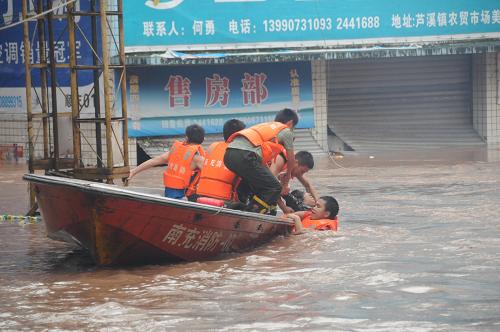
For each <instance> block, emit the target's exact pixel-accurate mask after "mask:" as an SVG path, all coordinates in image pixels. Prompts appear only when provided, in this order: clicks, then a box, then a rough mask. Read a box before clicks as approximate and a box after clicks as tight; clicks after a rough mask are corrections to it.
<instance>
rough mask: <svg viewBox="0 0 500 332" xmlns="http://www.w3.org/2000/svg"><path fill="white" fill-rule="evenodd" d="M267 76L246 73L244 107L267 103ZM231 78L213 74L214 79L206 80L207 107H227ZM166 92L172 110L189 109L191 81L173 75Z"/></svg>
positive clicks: (242, 90)
mask: <svg viewBox="0 0 500 332" xmlns="http://www.w3.org/2000/svg"><path fill="white" fill-rule="evenodd" d="M266 79H267V75H266V74H264V73H258V74H253V75H252V74H249V73H244V77H243V78H242V79H241V83H242V87H241V92H242V95H243V105H245V106H248V105H259V104H261V103H263V102H264V101H266V99H267V97H268V94H269V92H268V90H267V87H266V85H265V81H266ZM229 82H230V81H229V78H227V77H225V76H223V77H221V76H220V75H219V74H213V77H212V78H209V77H206V78H205V96H206V97H205V107H212V106H215V105H216V104H219V106H222V107H225V106H227V105H228V102H229V93H230V89H229ZM165 91H167V92H168V95H169V105H170V108H175V107H176V106H181V107H189V106H191V104H190V99H191V81H190V80H189V78H187V77H183V76H181V75H171V76H170V77H169V79H168V83H167V85H166V86H165Z"/></svg>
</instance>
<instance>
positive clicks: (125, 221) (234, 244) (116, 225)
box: [23, 174, 292, 266]
mask: <svg viewBox="0 0 500 332" xmlns="http://www.w3.org/2000/svg"><path fill="white" fill-rule="evenodd" d="M23 179H24V180H26V181H29V182H31V183H32V185H33V186H34V191H35V194H36V199H37V202H38V206H39V210H40V213H41V216H42V220H43V221H44V223H45V226H46V230H47V235H48V237H49V238H52V239H58V240H63V241H66V242H71V243H77V244H78V245H80V246H82V247H83V248H86V249H87V250H89V252H90V254H91V256H92V258H93V259H94V261H95V263H96V264H97V265H101V266H108V265H128V264H146V263H155V262H178V261H198V260H206V259H212V258H215V257H217V256H220V255H221V254H224V253H229V252H242V251H247V250H249V249H251V248H254V247H255V246H257V245H260V244H263V243H265V242H267V241H269V240H271V239H272V238H274V237H276V236H278V235H286V234H288V233H290V232H291V229H292V224H291V223H290V222H288V221H286V220H283V219H280V218H278V217H275V216H268V215H262V214H257V213H252V212H243V211H237V210H231V209H227V208H224V207H216V206H210V205H206V204H200V203H195V202H188V201H183V200H175V199H170V198H166V197H163V196H162V193H163V192H162V190H158V191H157V193H155V192H151V191H149V192H148V191H147V190H145V189H144V188H133V187H126V188H125V187H120V186H116V185H110V184H103V183H96V182H90V181H85V180H77V179H70V178H63V177H56V176H48V175H36V174H26V175H24V177H23Z"/></svg>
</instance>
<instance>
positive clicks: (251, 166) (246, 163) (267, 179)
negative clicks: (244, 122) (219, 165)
mask: <svg viewBox="0 0 500 332" xmlns="http://www.w3.org/2000/svg"><path fill="white" fill-rule="evenodd" d="M227 141H228V142H229V145H228V148H227V150H226V153H225V155H224V164H225V165H226V167H227V168H228V169H229V170H231V171H232V172H234V173H235V174H236V175H237V176H239V177H241V179H242V181H244V182H245V183H246V185H248V188H249V189H250V190H249V191H250V192H252V193H253V196H252V197H250V205H251V206H253V207H255V209H256V210H258V211H259V212H260V211H264V210H266V209H267V212H268V213H270V212H271V210H275V206H276V203H277V201H278V199H279V195H280V192H281V184H280V182H279V181H278V179H276V177H275V176H274V175H273V174H272V173H271V171H270V170H269V167H268V163H269V162H271V161H272V159H273V158H275V156H276V155H277V154H279V153H280V152H281V151H282V150H283V147H285V148H286V149H293V134H292V132H291V130H290V129H289V128H288V127H287V126H286V125H284V124H283V123H280V122H266V123H261V124H258V125H255V126H252V127H250V128H247V129H243V130H241V131H239V132H237V133H234V134H233V135H231V137H229V139H228V140H227Z"/></svg>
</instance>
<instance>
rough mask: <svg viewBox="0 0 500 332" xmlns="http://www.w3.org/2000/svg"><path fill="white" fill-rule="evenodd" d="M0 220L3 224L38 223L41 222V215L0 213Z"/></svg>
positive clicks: (22, 224)
mask: <svg viewBox="0 0 500 332" xmlns="http://www.w3.org/2000/svg"><path fill="white" fill-rule="evenodd" d="M0 222H1V223H5V224H11V225H12V224H18V225H20V226H24V225H33V224H39V223H41V222H42V217H40V216H35V217H31V216H23V215H14V214H7V213H5V214H0Z"/></svg>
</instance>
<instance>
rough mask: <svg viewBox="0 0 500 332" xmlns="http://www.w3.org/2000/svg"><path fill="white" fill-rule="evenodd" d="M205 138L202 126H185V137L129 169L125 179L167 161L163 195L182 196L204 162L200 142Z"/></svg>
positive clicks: (170, 196) (203, 153) (179, 197)
mask: <svg viewBox="0 0 500 332" xmlns="http://www.w3.org/2000/svg"><path fill="white" fill-rule="evenodd" d="M204 139H205V130H204V129H203V127H201V126H199V125H197V124H193V125H190V126H188V127H186V139H185V140H184V141H175V142H174V144H172V147H171V148H170V150H169V151H167V152H165V153H163V154H161V155H159V156H157V157H154V158H153V159H149V160H147V161H145V162H143V163H142V164H140V165H139V166H137V167H136V168H134V169H132V170H131V171H130V175H129V177H128V179H127V180H129V181H130V180H131V179H132V178H133V177H134V176H135V175H137V174H138V173H140V172H142V171H145V170H147V169H149V168H151V167H153V166H160V165H163V164H165V163H167V169H166V170H165V172H163V184H164V185H165V197H169V198H178V199H181V198H184V196H185V193H186V189H187V188H188V187H189V185H190V183H191V181H192V180H193V178H194V175H195V172H197V171H199V170H200V169H201V168H202V166H203V162H204V155H205V152H204V151H203V148H202V147H201V143H203V140H204Z"/></svg>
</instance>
